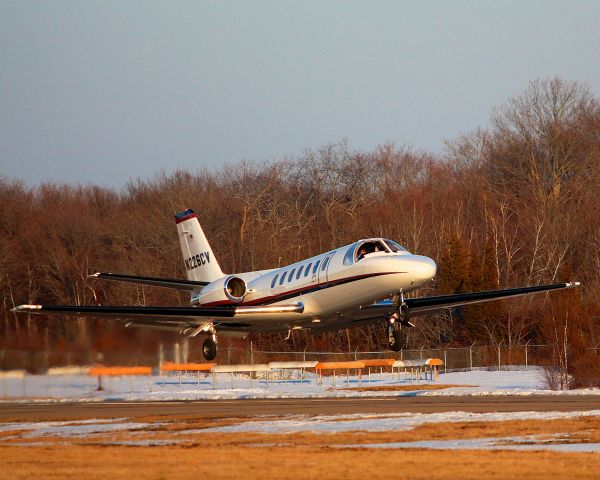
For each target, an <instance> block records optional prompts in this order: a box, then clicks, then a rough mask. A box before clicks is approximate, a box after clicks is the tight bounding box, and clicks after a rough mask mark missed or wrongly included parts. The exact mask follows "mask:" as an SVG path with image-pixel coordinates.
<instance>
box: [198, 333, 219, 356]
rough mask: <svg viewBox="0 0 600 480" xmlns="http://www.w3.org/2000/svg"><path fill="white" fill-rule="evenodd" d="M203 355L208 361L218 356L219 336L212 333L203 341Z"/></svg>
mask: <svg viewBox="0 0 600 480" xmlns="http://www.w3.org/2000/svg"><path fill="white" fill-rule="evenodd" d="M202 355H204V358H205V359H206V360H208V361H211V360H214V359H215V357H216V356H217V336H216V335H210V336H209V337H207V338H206V340H204V343H202Z"/></svg>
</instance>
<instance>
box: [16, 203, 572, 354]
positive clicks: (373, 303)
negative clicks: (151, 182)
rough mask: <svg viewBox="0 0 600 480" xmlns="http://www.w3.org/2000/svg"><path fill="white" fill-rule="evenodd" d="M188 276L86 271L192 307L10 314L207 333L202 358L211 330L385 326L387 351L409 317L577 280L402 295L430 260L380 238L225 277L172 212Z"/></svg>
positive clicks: (202, 241) (64, 308) (32, 308)
mask: <svg viewBox="0 0 600 480" xmlns="http://www.w3.org/2000/svg"><path fill="white" fill-rule="evenodd" d="M175 221H176V223H177V233H178V234H179V241H180V243H181V250H182V253H183V258H184V264H185V268H186V271H187V280H177V279H166V278H155V277H140V276H133V275H122V274H116V273H95V274H93V275H91V277H94V278H98V279H104V280H115V281H120V282H129V283H136V284H143V285H154V286H159V287H169V288H176V289H180V290H188V291H189V292H190V295H191V306H189V307H175V306H80V305H20V306H18V307H16V308H15V309H14V310H15V311H16V312H26V313H39V314H70V315H78V316H82V315H88V316H93V317H107V316H111V317H114V318H118V319H122V320H126V321H127V324H126V326H127V327H142V328H154V329H159V330H170V331H175V332H179V333H181V334H184V335H188V336H190V337H196V336H197V335H200V334H202V335H203V336H205V337H206V338H205V339H204V343H203V345H202V353H203V354H204V357H205V358H206V360H213V359H214V358H215V356H216V355H217V334H219V335H230V336H238V337H244V336H246V335H247V334H249V333H251V332H288V336H289V335H290V334H291V332H292V331H293V330H299V329H310V330H314V331H319V330H332V329H342V328H348V327H351V326H355V325H363V324H366V323H375V322H384V324H385V325H386V326H387V337H388V338H387V340H388V342H389V346H390V349H391V350H394V351H399V350H400V349H401V348H402V347H403V346H404V339H405V332H406V329H407V328H409V327H412V326H413V325H412V324H411V323H410V317H411V315H422V314H428V313H432V312H438V311H440V310H443V309H449V308H453V307H457V306H460V305H468V304H473V303H479V302H486V301H489V300H496V299H500V298H508V297H514V296H518V295H524V294H529V293H535V292H545V291H549V290H558V289H563V288H570V287H575V286H578V285H579V283H578V282H571V283H556V284H552V285H538V286H533V287H524V288H511V289H505V290H493V291H486V292H476V293H461V294H455V295H442V296H433V297H417V298H404V295H405V294H406V293H408V292H410V291H412V290H414V289H416V288H418V287H420V286H422V285H424V284H426V283H427V282H429V281H431V280H432V279H433V277H434V276H435V273H436V264H435V262H434V261H433V260H432V259H431V258H428V257H424V256H421V255H413V254H411V253H410V252H408V251H407V250H406V249H405V248H404V247H402V246H401V245H399V244H397V243H396V242H393V241H392V240H386V239H384V238H368V239H365V240H359V241H358V242H356V243H353V244H352V245H346V246H344V247H341V248H338V249H336V250H332V251H330V252H326V253H323V254H321V255H317V256H315V257H311V258H308V259H306V260H303V261H301V262H297V263H294V264H291V265H287V266H285V267H281V268H276V269H271V270H261V271H256V272H247V273H240V274H234V275H226V274H224V273H223V272H222V271H221V268H220V267H219V264H218V262H217V260H216V258H215V256H214V254H213V251H212V249H211V248H210V245H209V243H208V241H207V239H206V236H205V235H204V232H203V231H202V228H201V227H200V223H199V222H198V218H197V216H196V214H195V213H194V212H193V211H192V210H185V211H183V212H180V213H178V214H177V215H175Z"/></svg>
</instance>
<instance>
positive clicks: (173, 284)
mask: <svg viewBox="0 0 600 480" xmlns="http://www.w3.org/2000/svg"><path fill="white" fill-rule="evenodd" d="M88 278H99V279H101V280H113V281H116V282H125V283H135V284H142V285H152V286H154V287H167V288H176V289H178V290H189V291H192V290H196V289H197V288H202V287H205V286H206V285H208V282H197V281H194V280H181V279H173V278H160V277H140V276H137V275H124V274H122V273H110V272H98V273H94V274H92V275H89V276H88Z"/></svg>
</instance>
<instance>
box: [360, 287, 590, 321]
mask: <svg viewBox="0 0 600 480" xmlns="http://www.w3.org/2000/svg"><path fill="white" fill-rule="evenodd" d="M579 285H580V284H579V282H568V283H553V284H550V285H536V286H534V287H520V288H507V289H503V290H488V291H485V292H473V293H456V294H453V295H438V296H434V297H417V298H407V299H405V301H404V302H405V303H406V305H407V306H408V311H409V313H410V314H413V315H420V314H429V313H435V312H438V311H440V310H444V309H448V308H454V307H460V306H463V305H472V304H474V303H482V302H489V301H492V300H500V299H503V298H511V297H518V296H521V295H527V294H530V293H540V292H549V291H551V290H559V289H563V288H572V287H578V286H579ZM392 307H393V304H392V302H391V301H389V300H387V301H384V302H378V303H375V304H373V305H369V306H366V307H363V309H365V310H370V309H373V310H380V311H381V312H382V313H383V312H387V311H389V310H390V308H392Z"/></svg>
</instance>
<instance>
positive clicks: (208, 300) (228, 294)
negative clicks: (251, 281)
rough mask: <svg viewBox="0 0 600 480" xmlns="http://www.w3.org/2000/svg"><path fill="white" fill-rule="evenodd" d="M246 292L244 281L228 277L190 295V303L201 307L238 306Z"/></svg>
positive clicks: (232, 276) (231, 276)
mask: <svg viewBox="0 0 600 480" xmlns="http://www.w3.org/2000/svg"><path fill="white" fill-rule="evenodd" d="M247 292H248V288H247V287H246V282H245V281H244V280H242V279H241V278H240V277H236V276H234V275H228V276H226V277H223V278H219V279H218V280H215V281H214V282H211V283H209V284H208V285H207V286H206V287H204V288H203V289H202V290H201V291H200V292H198V293H195V294H194V295H192V303H193V304H197V305H202V306H218V305H231V304H238V303H241V302H242V300H244V297H245V296H246V293H247Z"/></svg>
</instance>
